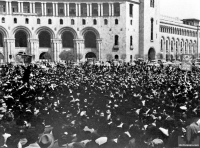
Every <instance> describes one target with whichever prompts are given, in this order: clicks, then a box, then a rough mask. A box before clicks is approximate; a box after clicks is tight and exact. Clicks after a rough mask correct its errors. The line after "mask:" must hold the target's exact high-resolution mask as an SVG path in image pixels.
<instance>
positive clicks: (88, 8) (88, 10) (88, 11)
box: [87, 3, 90, 16]
mask: <svg viewBox="0 0 200 148" xmlns="http://www.w3.org/2000/svg"><path fill="white" fill-rule="evenodd" d="M87 16H90V5H89V4H88V3H87Z"/></svg>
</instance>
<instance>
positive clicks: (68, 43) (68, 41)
mask: <svg viewBox="0 0 200 148" xmlns="http://www.w3.org/2000/svg"><path fill="white" fill-rule="evenodd" d="M62 45H63V48H73V47H74V35H73V34H72V33H71V32H70V31H65V32H64V33H63V34H62Z"/></svg>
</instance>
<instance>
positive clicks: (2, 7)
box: [0, 5, 6, 14]
mask: <svg viewBox="0 0 200 148" xmlns="http://www.w3.org/2000/svg"><path fill="white" fill-rule="evenodd" d="M4 12H6V6H5V5H0V13H1V14H2V13H4Z"/></svg>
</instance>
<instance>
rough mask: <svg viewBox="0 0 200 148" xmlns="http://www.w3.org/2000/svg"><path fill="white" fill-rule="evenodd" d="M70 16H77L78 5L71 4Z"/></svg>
mask: <svg viewBox="0 0 200 148" xmlns="http://www.w3.org/2000/svg"><path fill="white" fill-rule="evenodd" d="M69 15H70V16H76V5H75V4H73V3H70V4H69Z"/></svg>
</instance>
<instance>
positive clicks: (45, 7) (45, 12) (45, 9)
mask: <svg viewBox="0 0 200 148" xmlns="http://www.w3.org/2000/svg"><path fill="white" fill-rule="evenodd" d="M44 15H45V16H46V15H47V3H46V2H45V3H44Z"/></svg>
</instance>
